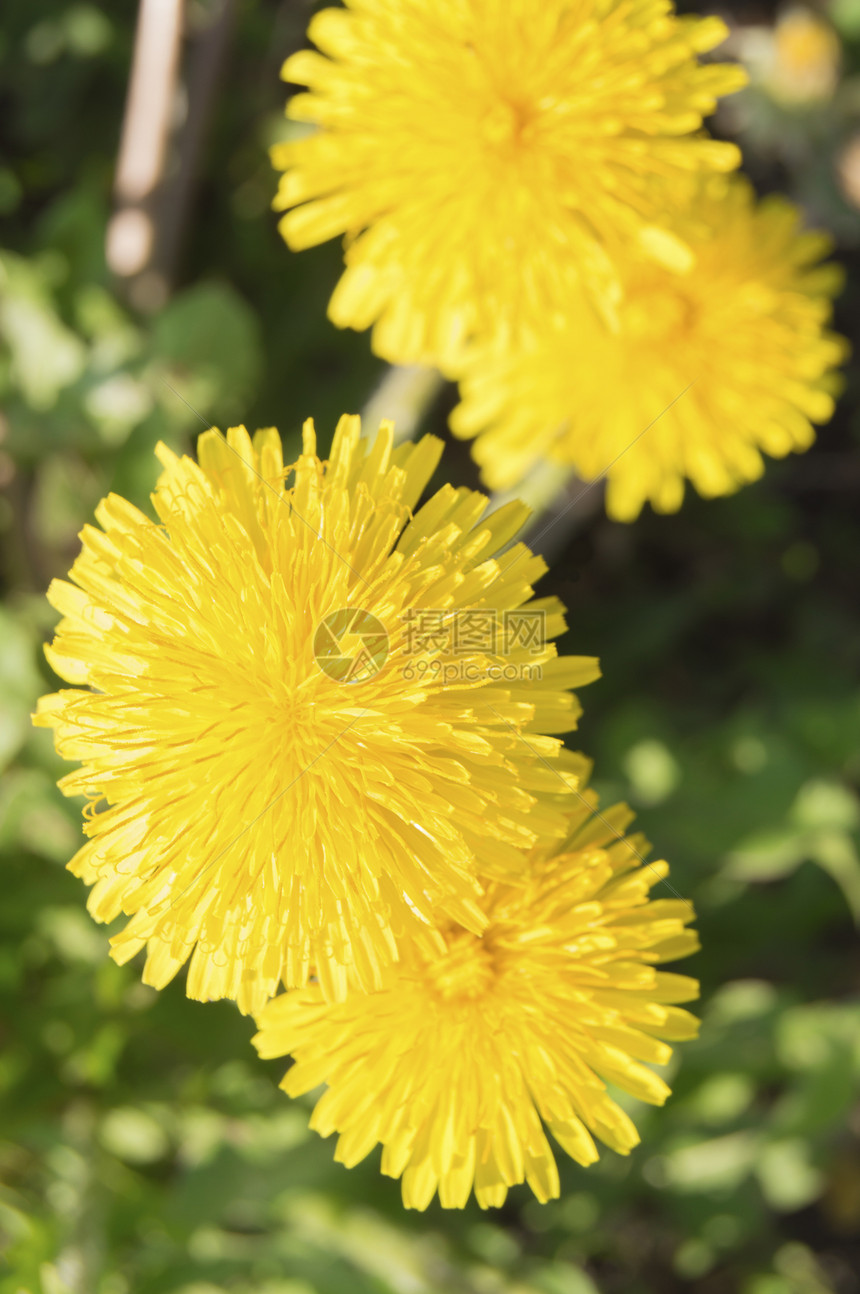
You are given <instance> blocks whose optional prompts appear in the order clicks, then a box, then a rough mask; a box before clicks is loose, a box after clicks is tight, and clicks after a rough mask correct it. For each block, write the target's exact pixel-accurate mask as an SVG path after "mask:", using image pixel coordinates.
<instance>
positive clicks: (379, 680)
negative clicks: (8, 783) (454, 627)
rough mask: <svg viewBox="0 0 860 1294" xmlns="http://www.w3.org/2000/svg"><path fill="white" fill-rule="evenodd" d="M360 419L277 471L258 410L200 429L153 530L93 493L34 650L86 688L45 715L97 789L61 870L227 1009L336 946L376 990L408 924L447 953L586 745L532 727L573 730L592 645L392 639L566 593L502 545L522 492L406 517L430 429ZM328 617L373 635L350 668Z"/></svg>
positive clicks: (424, 464)
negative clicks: (422, 617) (571, 648)
mask: <svg viewBox="0 0 860 1294" xmlns="http://www.w3.org/2000/svg"><path fill="white" fill-rule="evenodd" d="M359 437H360V426H359V420H358V418H354V417H346V418H343V419H342V420H341V422H340V424H339V425H338V429H337V432H336V434H335V438H334V444H333V446H332V451H331V456H330V459H329V461H328V462H327V463H323V462H321V461H320V459H319V458H318V457H317V456H316V440H315V435H314V430H313V425H312V424H310V423H308V424H307V425H306V427H305V440H304V454H303V456H302V457H301V458H300V459H299V460H298V462H297V463H296V464H295V465H294V467H292V468H288V469H287V470H286V471H285V469H284V465H283V462H282V457H281V442H280V439H279V437H278V434H277V432H276V431H275V430H274V429H269V430H267V431H262V432H258V433H257V436H256V437H255V439H254V442H253V445H252V442H251V440H250V438H249V436H248V434H247V432H246V431H245V429H244V428H242V427H240V428H233V429H232V430H231V431H229V432H228V434H227V439H226V441H225V439H224V438H223V437H222V436H221V434H220V432H216V431H214V430H213V431H208V432H206V433H205V434H204V435H202V436H201V437H200V440H199V441H198V458H199V466H198V464H197V463H195V462H193V461H192V460H191V459H189V458H187V457H186V458H177V457H176V456H175V455H174V454H173V453H172V452H171V451H170V450H169V449H167V448H165V447H164V446H159V449H158V456H159V458H160V460H161V462H162V464H163V467H164V471H163V474H162V476H161V478H160V480H159V482H158V486H157V488H156V491H155V493H154V494H153V496H152V501H153V505H154V507H155V511H156V513H157V514H158V518H159V521H160V524H156V523H155V522H153V521H151V520H149V519H148V518H147V517H146V516H144V514H143V513H142V512H139V511H138V510H137V508H135V507H133V506H132V505H131V504H130V503H128V502H126V501H125V500H124V499H122V498H119V497H117V496H116V495H110V496H109V497H108V498H107V499H105V500H104V501H103V502H102V503H101V504H100V505H99V508H98V509H97V512H96V516H97V519H98V521H99V524H100V525H101V527H102V529H101V530H99V529H96V528H95V527H92V526H87V527H85V529H84V531H83V532H82V539H83V551H82V554H81V556H80V557H79V558H78V559H77V561H76V562H75V564H74V566H73V567H72V571H71V579H72V581H73V583H65V582H63V581H56V582H55V583H54V584H53V585H52V586H51V590H50V593H49V597H50V599H51V602H52V604H53V605H54V606H55V607H56V608H57V609H58V610H59V611H61V612H62V614H63V617H64V618H63V620H62V621H61V623H60V625H59V628H58V631H57V637H56V639H55V642H54V645H53V647H51V648H48V649H47V651H48V659H49V661H50V662H51V664H52V665H53V667H54V669H55V670H56V671H57V673H58V674H60V675H61V676H62V677H63V678H65V679H67V680H68V681H69V682H71V683H74V684H78V685H80V686H79V687H78V688H75V689H71V690H67V691H62V692H60V693H58V694H56V695H54V696H49V697H46V698H43V700H42V702H41V703H40V707H39V713H38V716H37V722H38V723H40V724H42V725H45V726H51V727H53V728H54V729H55V734H56V744H57V749H58V750H59V752H60V753H61V754H62V755H63V756H64V757H65V758H67V759H74V760H81V761H82V762H83V768H82V769H81V770H80V771H78V772H74V773H71V774H70V775H69V776H67V777H66V778H64V779H63V782H62V783H61V786H62V788H63V790H64V791H65V792H66V793H67V794H69V795H84V796H86V797H87V800H88V805H87V808H86V810H85V817H86V819H87V825H86V831H87V834H88V835H89V837H90V840H89V842H88V843H87V844H85V845H84V847H83V848H82V849H81V850H80V852H79V853H78V854H77V856H76V857H75V858H74V859H73V861H72V862H71V863H70V867H71V869H72V871H73V872H75V874H76V875H79V876H81V877H82V878H83V879H84V880H85V881H86V882H87V883H88V884H91V885H93V890H92V894H91V896H90V904H89V906H90V910H91V912H92V913H93V915H94V916H95V917H96V918H97V919H98V920H100V921H112V920H113V919H114V918H116V917H117V916H118V915H119V913H120V912H125V913H127V914H129V915H130V916H131V920H130V921H129V923H128V924H127V925H126V927H125V929H124V930H123V931H122V933H120V934H118V935H116V936H115V937H114V939H113V955H114V956H115V957H116V959H117V960H118V961H125V960H127V959H128V958H130V957H131V956H133V955H134V954H135V953H136V952H137V951H138V950H139V949H141V948H143V947H144V945H146V947H147V950H148V959H147V963H146V968H145V972H144V978H145V979H146V981H147V982H148V983H150V984H154V985H155V986H156V987H160V986H162V985H164V984H165V983H166V982H167V981H168V980H170V979H171V977H172V976H173V975H174V974H175V973H176V971H177V970H178V969H179V967H180V966H182V965H183V963H184V962H185V961H186V960H187V959H188V957H189V956H191V964H190V968H189V977H188V992H189V995H190V996H192V997H198V998H203V999H207V998H217V997H225V996H226V997H235V998H237V999H238V1001H239V1003H240V1005H241V1006H242V1008H243V1009H245V1010H251V1009H258V1008H259V1007H261V1006H262V1004H263V1002H264V1001H265V1000H266V998H267V997H269V996H270V995H271V994H272V993H274V992H276V991H277V989H278V986H279V982H280V981H283V983H284V984H285V985H287V986H288V987H293V986H298V985H302V984H305V983H306V982H307V979H308V975H309V973H310V968H313V969H314V970H315V972H316V974H317V975H318V977H319V979H320V981H321V982H322V983H323V985H324V986H325V988H326V992H327V993H329V994H330V995H332V996H336V995H337V994H339V993H342V992H343V991H344V985H345V979H346V974H347V968H350V967H351V968H352V970H353V973H354V975H355V976H356V978H357V980H358V981H359V982H360V983H362V984H364V985H365V986H366V987H372V986H373V985H374V984H376V983H378V982H379V976H380V972H381V967H383V966H384V965H385V964H386V963H387V962H389V961H390V960H391V959H392V958H393V957H395V956H396V954H397V952H398V950H399V949H400V947H401V945H404V944H408V943H409V942H410V941H411V940H418V941H423V942H424V943H426V944H427V946H428V947H432V946H438V945H439V944H440V943H441V935H440V934H439V933H438V927H439V923H440V921H450V920H451V919H454V920H457V921H459V922H462V923H463V924H464V925H465V926H467V927H468V928H470V929H472V930H480V929H481V928H482V926H483V924H484V922H485V917H484V915H483V912H482V910H481V908H480V906H479V899H480V894H481V886H480V884H479V879H478V878H480V877H487V876H499V875H500V874H507V873H509V871H510V868H511V867H519V866H521V862H522V860H521V853H520V851H521V849H522V848H523V846H524V844H527V845H531V843H533V842H534V840H535V839H536V837H537V835H538V833H543V832H545V831H549V832H550V834H555V835H556V836H557V837H559V838H560V837H561V836H562V835H563V833H564V830H565V816H564V812H563V806H564V805H565V804H566V803H567V802H568V801H569V800H570V799H571V797H572V790H569V789H567V788H568V786H571V787H572V786H575V784H576V782H575V774H576V767H577V765H576V760H575V758H574V757H573V756H571V755H568V754H567V753H566V752H565V751H564V749H563V747H562V745H561V742H560V741H559V740H558V739H557V738H554V737H548V736H546V735H544V734H547V733H555V732H564V731H567V730H569V729H571V728H574V727H575V726H576V721H577V716H578V713H579V707H578V704H577V702H576V699H575V697H574V696H573V695H572V694H571V693H570V692H569V691H568V690H567V689H568V688H569V687H570V686H572V685H574V684H583V683H587V682H589V681H591V680H592V679H594V678H596V677H597V676H598V673H599V671H598V669H597V663H596V661H595V660H594V659H593V658H585V657H576V658H566V659H559V658H558V657H557V655H556V651H555V648H554V646H553V645H552V643H550V642H548V641H547V642H546V643H545V645H543V646H541V644H540V642H539V641H538V642H537V644H536V643H535V642H534V641H533V640H532V641H527V640H526V639H525V638H522V639H517V638H516V637H515V638H513V639H510V638H509V640H508V641H507V645H508V647H509V648H510V650H509V652H508V654H507V655H504V656H502V655H496V656H493V655H492V653H488V652H482V651H472V653H471V655H468V654H467V655H461V656H459V657H458V658H457V659H458V662H459V664H460V666H464V665H465V666H468V667H469V670H470V672H469V674H468V677H467V678H464V679H459V677H457V678H452V677H451V676H446V675H443V673H442V672H441V670H439V669H437V666H438V665H439V664H440V663H442V664H445V665H446V666H447V665H449V664H451V661H450V659H449V656H446V655H444V654H443V653H444V652H445V651H446V650H447V646H446V644H445V643H444V642H437V643H435V644H433V643H429V642H428V643H420V644H416V643H411V642H410V641H409V634H410V633H411V632H412V630H413V629H414V625H412V624H411V622H410V619H409V617H410V616H413V617H414V614H415V612H416V608H419V609H420V608H430V609H442V610H440V611H438V612H437V614H438V615H441V614H442V611H443V610H444V611H445V614H446V615H447V616H448V617H449V620H450V618H451V616H452V615H453V614H454V613H456V612H457V609H458V608H478V609H483V610H484V611H485V612H486V611H488V610H489V611H490V612H492V613H493V614H496V613H498V615H499V616H502V615H503V613H504V612H505V611H506V610H507V609H509V608H523V607H525V608H526V611H527V612H528V614H529V615H530V616H531V618H532V622H533V621H534V619H535V618H536V617H537V618H539V619H542V620H543V621H544V622H545V630H546V638H547V639H549V638H552V637H554V636H556V635H557V634H558V633H560V632H561V631H562V630H563V629H564V627H565V625H564V617H563V607H562V606H561V604H560V603H559V602H558V601H557V600H556V599H552V598H550V599H543V600H532V597H531V594H532V590H531V585H532V582H533V581H534V580H536V579H537V578H538V576H540V575H541V574H542V573H543V571H544V570H545V566H544V563H543V562H542V561H541V559H540V558H538V557H535V556H533V555H532V554H531V553H530V551H529V550H528V549H527V548H526V547H525V546H524V545H522V544H518V545H515V546H513V547H511V548H509V549H508V550H507V551H506V552H505V553H504V555H501V556H494V554H496V553H497V552H498V550H499V549H500V547H503V546H504V545H505V544H506V543H507V542H508V541H509V540H510V539H511V537H512V536H513V535H514V534H515V533H516V531H517V530H518V529H519V528H520V526H521V524H522V522H523V520H524V518H525V516H526V515H527V511H528V510H527V509H525V508H524V507H523V506H522V505H520V504H514V505H513V506H511V507H508V508H503V509H499V510H497V511H496V512H495V513H493V514H492V516H490V517H488V518H487V519H486V520H482V517H483V514H484V512H485V509H486V503H487V501H486V498H485V497H484V496H483V495H481V494H477V493H474V492H472V491H470V490H466V489H459V490H457V489H454V488H452V487H451V486H445V487H443V488H442V489H441V490H439V492H438V493H437V494H435V495H434V496H433V497H432V498H431V499H430V501H429V502H428V503H426V504H425V505H424V506H423V507H422V508H420V509H419V510H418V511H417V512H415V514H414V516H413V513H412V509H414V508H415V506H416V504H417V502H418V499H419V496H420V495H421V493H422V491H423V489H424V487H425V485H426V484H427V481H428V479H429V477H430V476H431V474H432V472H433V471H434V469H435V467H436V465H437V463H438V461H439V457H440V454H441V448H442V446H441V442H439V441H438V440H436V439H435V438H434V437H430V436H428V437H425V438H424V439H423V440H421V441H420V442H419V443H418V444H416V445H404V446H401V447H400V448H398V449H393V448H392V443H393V434H392V428H391V426H390V425H383V427H382V428H381V430H380V433H379V434H378V436H377V437H376V438H375V440H374V441H372V442H368V441H363V440H361V439H360V438H359ZM291 474H294V475H293V477H292V481H291V482H289V483H288V478H289V477H290V475H291ZM344 609H346V612H344ZM362 609H363V610H364V611H366V612H369V613H370V614H371V615H372V616H374V617H377V618H378V620H379V622H381V626H382V647H383V650H382V652H379V651H378V650H377V648H378V646H379V639H380V635H379V634H376V636H375V637H374V635H373V634H371V636H370V637H369V638H367V635H366V634H365V632H364V631H363V629H362V625H361V621H360V617H359V616H358V615H357V613H358V612H360V611H361V610H362ZM353 611H354V612H356V617H355V618H351V617H352V612H353ZM341 612H343V614H340V613H341ZM347 612H348V613H349V614H347ZM329 616H332V617H333V618H332V620H331V621H330V622H329V621H326V618H327V617H329ZM344 616H346V621H348V623H346V622H345V621H344ZM322 621H326V623H327V624H330V625H333V626H334V628H335V630H336V631H337V633H338V634H342V641H341V644H340V646H341V649H342V651H343V653H344V654H345V655H347V654H350V653H353V654H355V656H356V659H358V658H359V655H360V649H362V644H365V643H367V644H369V647H368V652H367V660H366V661H365V663H364V666H363V668H362V669H361V670H360V671H359V672H358V673H357V674H356V675H355V676H354V679H355V681H354V682H352V683H346V682H343V681H339V680H338V678H337V677H335V676H333V675H332V673H331V662H330V659H329V657H330V655H331V653H330V652H329V650H328V649H327V648H326V647H325V644H324V643H321V640H320V637H319V635H320V633H323V634H324V636H325V635H328V629H326V628H325V627H323V629H322V630H321V629H320V623H321V622H322ZM338 624H340V629H338ZM425 628H430V626H425ZM385 633H387V635H388V639H389V642H388V644H387V646H386V644H385V642H384V635H385ZM419 647H420V648H421V650H420V651H419V650H418V648H419ZM335 650H336V649H335ZM315 653H316V655H315ZM493 664H495V666H496V667H497V669H498V668H503V670H504V671H505V672H504V673H503V674H502V675H501V681H499V677H498V675H497V677H495V678H494V677H492V676H491V674H490V673H489V672H488V671H489V670H490V667H491V665H493ZM380 666H381V667H380ZM535 666H539V667H540V671H542V677H540V678H535V677H531V678H529V670H530V669H531V670H533V669H534V667H535ZM512 672H513V673H516V674H517V677H516V678H515V679H513V680H512V681H508V680H510V676H511V673H512ZM523 733H527V734H528V735H527V737H526V738H525V739H524V738H523V737H522V735H521V734H523Z"/></svg>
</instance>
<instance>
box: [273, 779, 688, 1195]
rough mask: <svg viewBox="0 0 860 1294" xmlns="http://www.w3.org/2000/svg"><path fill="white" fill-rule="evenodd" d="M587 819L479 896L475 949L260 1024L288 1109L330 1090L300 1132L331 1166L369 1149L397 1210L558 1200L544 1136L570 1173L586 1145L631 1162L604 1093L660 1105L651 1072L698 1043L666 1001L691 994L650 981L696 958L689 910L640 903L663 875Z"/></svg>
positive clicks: (455, 947)
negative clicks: (680, 1047)
mask: <svg viewBox="0 0 860 1294" xmlns="http://www.w3.org/2000/svg"><path fill="white" fill-rule="evenodd" d="M594 810H596V798H595V797H594V795H593V793H591V792H587V793H586V794H585V795H583V796H582V797H581V804H580V805H579V807H578V810H577V812H575V813H574V814H572V816H571V829H570V833H569V835H568V837H567V839H566V840H565V841H564V843H563V844H562V845H561V847H559V846H558V845H556V846H555V847H554V848H550V849H545V850H542V851H540V850H539V851H536V852H535V853H534V854H533V855H532V858H531V862H530V867H529V870H528V872H527V874H526V878H525V880H524V881H523V880H521V881H520V883H519V884H506V883H503V882H496V883H493V885H492V886H490V887H489V889H488V890H487V893H486V894H485V896H484V898H483V899H482V903H483V905H484V907H485V910H486V913H487V918H488V924H487V927H486V929H485V930H484V932H483V934H482V935H481V936H480V937H479V936H477V935H475V934H474V933H472V932H470V931H468V930H464V929H462V928H461V927H458V926H456V925H453V924H452V925H451V926H450V927H449V929H448V931H447V934H446V947H445V949H444V951H443V952H441V953H440V952H436V953H434V954H432V955H429V956H425V955H422V954H420V953H418V952H414V953H410V955H409V956H408V957H407V958H404V959H403V960H402V961H401V962H399V963H398V964H397V965H396V966H392V967H390V968H389V969H388V970H387V971H386V973H385V978H384V982H383V985H382V987H381V988H380V989H378V990H376V991H375V992H371V993H363V992H359V991H353V992H350V994H349V995H348V996H347V998H346V1000H345V1001H343V1002H339V1003H336V1004H331V1003H327V1002H326V1001H325V998H324V996H323V994H322V992H321V991H320V989H319V987H317V986H314V985H310V986H308V987H307V988H305V989H301V990H296V991H294V992H292V993H286V994H283V995H282V996H280V997H278V998H275V999H274V1000H273V1001H271V1002H269V1003H268V1005H267V1006H266V1007H265V1009H264V1010H263V1011H262V1013H261V1014H260V1016H259V1017H258V1024H259V1030H260V1031H259V1033H258V1034H257V1036H256V1038H255V1039H254V1042H255V1045H256V1047H257V1049H258V1051H259V1052H260V1054H261V1055H262V1056H264V1057H274V1056H283V1055H288V1054H289V1055H292V1056H293V1058H294V1064H293V1065H292V1067H291V1068H290V1069H289V1070H288V1071H287V1074H286V1077H285V1078H284V1080H283V1083H282V1086H283V1087H284V1088H285V1090H286V1091H287V1092H288V1093H289V1094H290V1095H291V1096H298V1095H300V1094H302V1093H305V1092H309V1091H311V1090H312V1089H314V1088H316V1087H317V1086H318V1085H319V1084H320V1083H325V1084H327V1091H326V1092H325V1093H324V1094H323V1096H322V1097H321V1099H320V1100H319V1103H318V1104H317V1106H316V1108H315V1110H314V1113H313V1115H312V1118H311V1126H312V1127H313V1128H315V1129H316V1131H317V1132H319V1133H321V1134H322V1135H323V1136H328V1135H330V1134H331V1133H333V1132H338V1133H339V1134H340V1136H339V1139H338V1142H337V1150H336V1155H335V1157H336V1158H337V1159H338V1160H339V1161H340V1162H342V1163H344V1164H346V1165H347V1166H352V1165H354V1164H356V1163H358V1162H359V1161H360V1160H361V1159H363V1158H364V1157H365V1156H366V1155H367V1154H369V1153H370V1151H371V1150H373V1148H374V1146H375V1145H376V1144H377V1143H379V1142H381V1143H382V1148H383V1149H382V1171H383V1173H385V1174H388V1175H389V1176H391V1177H402V1192H403V1200H404V1203H405V1204H406V1206H407V1207H408V1208H417V1209H424V1208H426V1207H427V1205H428V1204H429V1203H430V1201H431V1200H432V1198H433V1196H434V1194H435V1193H436V1192H437V1191H438V1193H439V1198H440V1201H441V1203H442V1205H443V1206H444V1207H446V1208H462V1207H463V1206H464V1205H465V1204H466V1202H467V1200H468V1198H469V1196H470V1194H471V1192H472V1190H473V1188H474V1192H475V1195H476V1198H477V1200H478V1203H479V1204H480V1205H481V1206H482V1207H483V1208H486V1207H488V1206H498V1205H501V1204H502V1203H503V1202H504V1200H505V1197H506V1194H507V1191H508V1188H509V1187H511V1186H513V1185H515V1184H517V1183H521V1182H523V1181H526V1182H527V1183H528V1184H529V1186H530V1187H531V1189H532V1190H533V1191H534V1193H535V1195H536V1196H537V1198H538V1199H539V1200H542V1201H545V1200H547V1199H550V1198H552V1197H554V1196H557V1195H558V1193H559V1178H558V1168H557V1165H556V1161H555V1158H554V1155H553V1151H552V1149H551V1147H550V1143H549V1140H548V1136H547V1134H549V1136H551V1137H552V1138H554V1140H555V1141H556V1142H557V1143H558V1145H559V1146H561V1148H562V1149H563V1150H564V1151H565V1152H566V1153H567V1154H568V1155H570V1156H571V1157H572V1158H573V1159H574V1160H576V1161H577V1163H579V1164H583V1165H587V1164H591V1163H593V1162H594V1161H595V1160H596V1159H597V1158H598V1151H597V1147H596V1145H595V1139H597V1140H598V1141H601V1142H603V1143H604V1144H605V1145H607V1146H609V1147H610V1148H611V1149H612V1150H615V1151H617V1152H618V1153H619V1154H622V1155H626V1154H628V1153H629V1151H630V1150H631V1149H632V1148H633V1146H635V1145H636V1144H637V1142H638V1140H639V1137H638V1134H637V1131H636V1128H635V1126H634V1124H633V1122H632V1121H631V1119H630V1117H629V1115H628V1114H627V1113H626V1112H625V1111H623V1110H622V1109H621V1107H620V1106H619V1104H618V1103H617V1101H616V1100H614V1099H613V1096H612V1095H611V1093H610V1091H609V1090H608V1087H607V1085H608V1084H613V1085H614V1086H616V1087H617V1088H619V1089H621V1090H622V1091H624V1092H627V1093H629V1094H631V1095H632V1096H634V1097H637V1098H638V1099H640V1100H643V1101H647V1102H650V1103H652V1104H655V1105H662V1104H663V1102H664V1101H665V1099H666V1097H667V1096H668V1095H669V1088H668V1087H667V1085H666V1083H665V1081H664V1080H663V1079H662V1078H661V1077H660V1076H659V1075H658V1074H657V1073H655V1072H654V1070H653V1069H651V1068H650V1067H649V1066H650V1065H652V1064H657V1065H663V1064H665V1063H666V1062H667V1061H668V1059H669V1058H670V1056H671V1054H672V1053H671V1049H670V1047H669V1046H668V1041H674V1040H680V1039H685V1038H691V1037H693V1036H694V1035H695V1033H696V1028H697V1022H696V1020H695V1018H694V1017H693V1016H692V1015H690V1014H689V1012H687V1011H686V1010H683V1009H682V1008H681V1007H680V1006H678V1005H677V1004H678V1003H681V1002H688V1001H690V1000H691V999H693V998H695V997H697V996H698V985H697V983H696V981H695V980H694V979H691V978H690V977H689V976H685V975H677V974H674V973H669V972H666V971H662V970H657V969H656V967H657V965H658V964H659V963H661V962H666V961H672V960H674V959H675V958H679V957H684V956H686V955H687V954H689V953H691V952H694V951H695V950H696V948H697V946H698V943H697V938H696V934H695V932H694V931H692V930H690V929H688V928H687V926H688V923H689V921H690V920H691V919H692V916H693V912H692V908H691V906H690V904H689V903H687V902H686V901H684V900H681V899H674V898H665V899H662V898H661V899H651V898H650V897H649V891H650V890H651V888H652V887H653V886H654V885H655V884H657V883H658V882H659V881H660V880H662V879H663V878H664V877H665V876H666V874H667V872H668V868H667V865H666V864H665V863H663V862H659V863H654V864H652V865H650V866H649V865H645V866H640V865H639V863H640V855H641V853H642V850H643V849H644V848H646V845H645V842H644V841H643V840H642V839H641V837H639V836H634V837H632V838H630V839H625V838H624V836H623V835H622V830H621V829H623V827H624V826H625V824H626V822H627V821H629V818H630V814H629V811H628V810H627V809H626V807H625V806H624V805H616V806H615V808H613V809H610V810H608V811H607V812H606V813H605V814H602V815H601V814H600V813H599V812H598V813H597V814H596V816H595V814H594V812H593V811H594Z"/></svg>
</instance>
